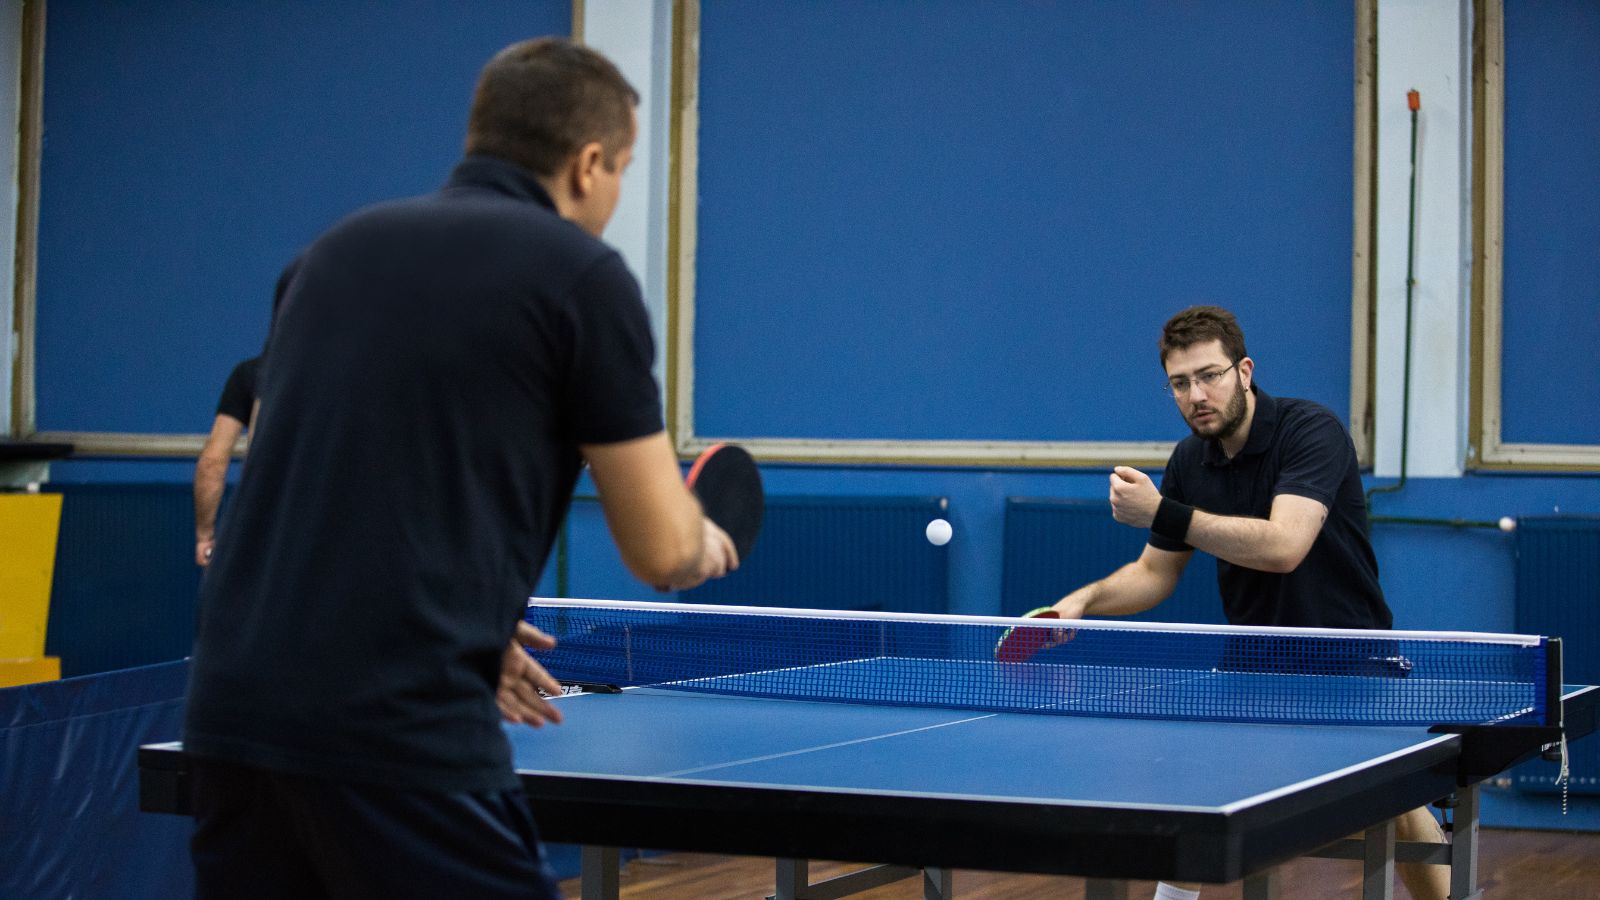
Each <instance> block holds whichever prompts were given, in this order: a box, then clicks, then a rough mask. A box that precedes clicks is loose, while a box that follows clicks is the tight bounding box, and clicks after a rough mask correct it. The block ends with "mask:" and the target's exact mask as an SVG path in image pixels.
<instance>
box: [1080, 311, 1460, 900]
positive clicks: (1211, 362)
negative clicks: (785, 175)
mask: <svg viewBox="0 0 1600 900" xmlns="http://www.w3.org/2000/svg"><path fill="white" fill-rule="evenodd" d="M1160 350H1161V363H1162V366H1163V368H1165V369H1166V374H1167V385H1166V386H1167V391H1168V393H1170V394H1171V395H1172V397H1173V399H1174V400H1175V401H1176V402H1177V404H1178V412H1179V413H1180V414H1181V415H1182V416H1183V419H1184V421H1185V422H1187V423H1188V424H1189V428H1190V430H1191V431H1193V434H1192V435H1190V436H1189V437H1186V438H1184V439H1183V440H1182V441H1180V442H1179V443H1178V446H1177V447H1176V448H1174V449H1173V451H1172V456H1171V457H1170V458H1169V459H1168V460H1167V468H1166V473H1165V474H1164V475H1163V476H1162V479H1161V487H1160V488H1159V489H1157V487H1156V486H1155V484H1154V482H1152V481H1151V479H1150V477H1149V476H1148V475H1145V474H1144V473H1143V472H1140V471H1139V470H1138V469H1135V468H1131V467H1129V466H1117V467H1116V468H1115V469H1113V470H1112V473H1111V514H1112V516H1113V517H1114V518H1115V519H1116V520H1117V521H1118V522H1121V523H1123V524H1125V525H1131V526H1133V527H1135V528H1148V529H1150V540H1149V543H1147V544H1146V545H1145V547H1144V551H1143V552H1142V553H1141V554H1140V556H1139V558H1138V559H1136V560H1134V561H1133V562H1131V563H1128V564H1127V565H1125V566H1123V567H1122V568H1120V569H1118V570H1117V571H1115V572H1113V573H1111V574H1110V575H1108V576H1107V577H1105V578H1102V579H1100V580H1099V581H1096V582H1094V583H1092V584H1088V585H1085V586H1084V587H1081V588H1079V589H1077V590H1075V591H1073V592H1072V593H1070V594H1068V595H1067V596H1065V597H1063V598H1062V599H1061V600H1060V601H1058V602H1057V603H1056V604H1055V609H1056V610H1057V611H1059V612H1060V613H1061V615H1062V616H1063V617H1065V618H1071V619H1076V618H1082V617H1083V616H1085V615H1132V614H1134V613H1138V612H1143V611H1144V610H1147V609H1150V608H1151V607H1154V606H1155V605H1157V604H1159V603H1160V602H1161V601H1163V600H1165V599H1166V598H1167V597H1168V596H1170V595H1171V594H1172V591H1173V589H1174V588H1175V587H1177V584H1178V578H1179V576H1181V575H1182V574H1183V569H1184V567H1185V566H1186V565H1188V563H1189V558H1190V557H1191V556H1193V555H1194V551H1195V550H1197V549H1198V550H1204V551H1205V552H1207V553H1210V554H1211V555H1213V556H1215V557H1216V558H1217V587H1218V590H1219V591H1220V593H1221V595H1222V604H1223V609H1224V611H1225V612H1226V614H1227V617H1228V621H1229V622H1230V623H1232V624H1234V625H1280V626H1293V627H1317V628H1376V629H1387V628H1390V627H1391V625H1392V623H1393V615H1392V614H1391V613H1390V611H1389V607H1388V605H1387V604H1386V603H1385V602H1384V599H1383V591H1382V589H1381V588H1380V587H1379V586H1378V561H1377V558H1376V556H1375V555H1374V554H1373V552H1372V544H1371V542H1370V541H1369V540H1368V538H1367V507H1366V498H1365V495H1364V494H1363V492H1362V488H1361V473H1360V470H1359V467H1358V463H1357V459H1356V451H1355V445H1354V443H1353V442H1352V441H1351V439H1350V434H1349V432H1348V431H1346V430H1345V427H1344V425H1343V423H1341V422H1340V421H1339V418H1338V417H1337V416H1335V415H1334V414H1333V412H1332V411H1330V410H1328V409H1327V408H1326V407H1324V406H1321V405H1320V404H1317V403H1313V402H1311V401H1309V400H1297V399H1291V398H1287V397H1283V398H1280V397H1273V396H1270V395H1269V394H1267V392H1265V391H1263V390H1261V388H1260V387H1259V386H1258V385H1256V384H1255V380H1254V376H1255V361H1254V360H1252V359H1251V358H1250V357H1249V356H1248V355H1247V354H1246V352H1245V345H1244V332H1243V331H1242V330H1241V329H1240V328H1239V323H1238V321H1237V320H1236V319H1235V318H1234V316H1233V314H1232V313H1230V312H1228V311H1227V310H1225V309H1222V308H1220V307H1216V306H1193V307H1190V308H1188V309H1186V310H1183V311H1182V312H1180V313H1178V314H1177V315H1175V316H1173V317H1172V318H1171V319H1169V320H1168V321H1167V324H1166V325H1165V326H1164V327H1163V328H1162V332H1161V340H1160ZM1397 824H1398V828H1397V832H1398V837H1399V839H1400V840H1402V841H1405V840H1427V841H1435V842H1436V841H1439V840H1442V836H1441V834H1440V831H1439V828H1438V825H1437V823H1436V822H1435V821H1434V819H1433V816H1432V815H1431V814H1430V813H1429V812H1428V810H1426V809H1418V810H1413V811H1412V812H1410V813H1407V814H1406V815H1404V816H1402V817H1401V818H1400V819H1399V820H1398V823H1397ZM1399 868H1400V875H1401V878H1402V880H1404V882H1405V884H1406V888H1407V890H1409V891H1410V892H1411V895H1412V896H1413V897H1417V898H1435V897H1436V898H1439V900H1443V898H1444V897H1445V896H1446V894H1447V893H1448V891H1449V872H1448V870H1447V869H1446V868H1444V867H1441V866H1423V865H1407V866H1400V867H1399ZM1155 896H1156V898H1157V900H1193V898H1196V897H1198V896H1199V891H1198V886H1197V885H1188V886H1182V887H1179V886H1175V885H1168V884H1162V885H1160V886H1159V887H1158V888H1157V891H1156V895H1155Z"/></svg>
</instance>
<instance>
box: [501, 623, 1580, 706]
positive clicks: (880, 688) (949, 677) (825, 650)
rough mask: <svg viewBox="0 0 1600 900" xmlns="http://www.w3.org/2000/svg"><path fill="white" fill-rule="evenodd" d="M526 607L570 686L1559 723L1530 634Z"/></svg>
mask: <svg viewBox="0 0 1600 900" xmlns="http://www.w3.org/2000/svg"><path fill="white" fill-rule="evenodd" d="M527 619H528V621H529V622H531V623H532V624H533V625H535V626H537V627H538V628H540V629H542V630H544V631H545V632H547V633H549V634H551V635H552V636H554V637H555V638H556V639H557V641H558V644H557V646H556V647H555V649H553V650H548V651H537V652H535V653H534V658H535V659H537V660H538V661H539V662H540V663H541V664H542V665H543V666H544V667H545V668H546V669H547V670H549V671H550V673H551V674H552V675H554V676H555V677H556V678H557V679H559V680H561V681H563V682H567V683H578V684H591V685H610V686H616V687H644V686H648V687H655V688H664V689H670V690H675V691H692V692H702V693H708V694H723V695H734V696H750V697H766V698H775V699H785V700H811V701H827V702H842V703H867V704H875V705H889V706H922V707H945V708H955V709H967V710H979V711H988V712H1027V713H1038V714H1053V715H1092V716H1120V717H1134V718H1162V719H1190V720H1205V721H1231V722H1263V723H1283V724H1291V723H1293V724H1342V725H1350V724H1357V725H1360V724H1367V725H1435V724H1443V723H1451V724H1468V725H1484V724H1546V722H1547V718H1548V717H1549V716H1550V714H1551V711H1550V710H1549V709H1548V704H1549V702H1550V701H1549V698H1548V696H1547V687H1548V681H1549V675H1548V674H1547V666H1548V660H1547V657H1546V654H1547V642H1546V641H1544V640H1543V639H1515V638H1516V636H1501V637H1503V638H1505V640H1498V641H1497V640H1485V639H1481V638H1480V637H1479V636H1462V635H1457V636H1455V637H1453V638H1452V637H1450V636H1443V637H1434V636H1427V633H1422V632H1395V631H1386V632H1372V633H1371V635H1370V636H1369V635H1366V634H1362V633H1356V634H1351V633H1349V632H1343V633H1340V634H1338V635H1331V636H1323V635H1320V634H1306V633H1304V632H1303V631H1302V632H1297V633H1292V634H1285V633H1282V632H1283V631H1284V630H1282V629H1277V630H1272V629H1260V630H1248V629H1226V628H1220V629H1217V628H1213V629H1209V630H1208V629H1205V628H1203V627H1187V626H1170V629H1171V630H1167V629H1166V628H1163V627H1161V626H1155V627H1152V626H1149V625H1145V624H1142V623H1141V624H1139V625H1130V624H1127V623H1122V624H1118V623H1109V622H1100V621H1096V622H1093V623H1074V627H1073V628H1071V629H1070V630H1065V629H1063V628H1062V626H1061V624H1060V623H1059V620H1048V619H1032V620H1002V619H993V618H986V617H962V616H929V617H925V619H918V618H917V617H914V616H907V615H904V614H895V613H881V614H867V615H862V614H856V613H830V612H824V611H805V614H795V613H794V612H791V611H787V610H759V609H749V610H747V609H744V608H741V607H708V606H693V605H687V604H623V603H615V602H610V601H559V600H551V601H546V600H537V599H536V600H534V601H531V602H530V604H529V608H528V613H527ZM968 620H970V621H968ZM1053 621H1054V622H1056V624H1053V625H1052V624H1048V623H1051V622H1053ZM1011 627H1016V628H1039V629H1047V630H1051V635H1052V638H1051V640H1050V641H1048V642H1047V643H1052V644H1054V646H1049V647H1048V648H1047V649H1044V650H1042V651H1041V652H1039V653H1038V654H1037V655H1035V656H1033V657H1032V658H1031V659H1029V660H1028V661H1026V662H999V661H997V660H996V656H995V650H996V645H997V643H998V642H999V640H1000V639H1001V636H1002V635H1003V634H1005V632H1006V631H1007V629H1008V628H1011ZM1058 640H1059V643H1056V641H1058ZM1556 681H1557V682H1558V683H1559V675H1557V676H1556Z"/></svg>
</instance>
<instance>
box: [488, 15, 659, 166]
mask: <svg viewBox="0 0 1600 900" xmlns="http://www.w3.org/2000/svg"><path fill="white" fill-rule="evenodd" d="M638 103H639V93H638V92H637V91H635V90H634V89H633V86H632V85H630V84H629V83H628V80H627V79H626V78H623V77H622V73H621V72H619V71H617V67H616V66H615V65H612V63H611V61H610V60H608V59H606V58H605V57H604V56H601V55H600V54H599V53H596V52H595V51H593V50H591V49H589V48H588V47H584V46H581V45H579V44H574V43H572V42H571V41H568V40H566V39H563V38H536V39H534V40H530V41H522V42H521V43H517V44H512V45H511V46H509V47H507V48H505V49H504V50H501V51H500V52H499V53H496V54H495V55H494V58H493V59H491V60H489V62H488V64H487V65H485V66H484V67H483V72H482V73H481V74H480V75H479V76H478V88H477V91H476V92H475V93H474V94H473V97H472V112H471V114H470V116H469V117H468V120H467V152H468V153H481V154H484V155H487V156H494V157H498V158H500V159H505V160H509V161H511V162H514V163H517V164H518V165H520V166H522V167H524V168H526V169H529V170H531V171H532V172H533V173H534V174H535V175H538V176H541V177H550V176H553V175H555V174H556V171H557V170H558V169H559V168H560V167H561V164H562V163H563V162H565V161H566V160H568V159H569V158H571V157H572V155H573V154H574V153H576V152H577V151H578V150H579V149H581V148H582V147H583V146H585V145H586V144H590V143H599V144H600V146H601V148H602V149H603V150H604V154H605V161H606V165H607V167H608V168H609V167H610V166H611V165H614V162H615V159H616V155H617V153H618V152H620V151H621V150H622V149H623V148H624V147H627V146H629V145H630V144H632V143H633V107H635V106H636V105H638Z"/></svg>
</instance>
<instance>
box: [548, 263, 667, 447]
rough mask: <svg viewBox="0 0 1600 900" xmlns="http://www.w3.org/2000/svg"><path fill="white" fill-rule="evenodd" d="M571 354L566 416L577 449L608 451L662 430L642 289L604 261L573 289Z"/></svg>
mask: <svg viewBox="0 0 1600 900" xmlns="http://www.w3.org/2000/svg"><path fill="white" fill-rule="evenodd" d="M573 303H574V311H573V314H574V326H575V327H574V332H573V338H574V346H573V355H572V372H571V377H570V378H569V380H568V391H569V395H568V401H569V405H568V409H569V411H570V413H571V417H572V418H571V421H572V425H573V435H574V436H575V437H576V438H577V441H578V443H580V444H610V443H616V442H618V441H626V440H632V439H633V438H638V437H644V436H645V435H649V434H655V433H656V432H658V431H661V430H662V421H661V391H660V388H658V387H657V385H656V381H655V376H654V374H653V373H652V371H651V370H652V367H653V366H654V365H655V342H654V338H652V337H651V335H650V318H649V315H648V314H647V313H646V311H645V308H644V299H643V298H642V297H641V296H640V294H639V283H638V282H637V281H635V280H634V277H633V274H632V273H631V272H629V271H628V267H627V265H626V264H624V263H623V261H622V257H621V255H619V254H617V253H616V252H614V251H613V252H611V253H608V254H607V255H606V256H604V257H602V258H601V259H600V260H599V261H598V262H596V263H595V264H594V265H593V266H591V267H590V268H589V269H588V270H587V271H586V272H584V274H583V275H582V276H580V277H579V279H578V281H577V283H576V284H575V285H574V286H573Z"/></svg>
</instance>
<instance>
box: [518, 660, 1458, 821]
mask: <svg viewBox="0 0 1600 900" xmlns="http://www.w3.org/2000/svg"><path fill="white" fill-rule="evenodd" d="M558 702H559V703H560V708H561V710H562V713H563V715H564V717H565V719H566V721H565V723H564V724H562V725H559V726H547V727H544V728H540V729H534V728H531V727H528V726H508V727H507V729H506V731H507V735H508V736H509V738H510V740H511V743H512V747H513V753H514V757H515V765H516V767H517V769H518V770H519V771H523V772H531V773H547V774H566V775H594V776H610V777H623V778H642V779H652V780H673V781H683V782H698V783H711V784H728V785H759V786H766V787H792V788H798V789H805V790H823V791H828V790H837V791H860V792H870V793H872V794H910V795H934V796H945V797H976V798H983V799H987V800H995V799H1005V798H1014V799H1019V800H1025V801H1027V802H1032V803H1063V804H1074V805H1085V804H1107V805H1114V806H1119V807H1145V806H1148V807H1157V808H1161V809H1178V810H1182V809H1195V810H1207V811H1212V810H1219V809H1225V808H1227V807H1229V806H1230V805H1234V804H1241V803H1244V802H1246V801H1249V800H1250V799H1252V798H1259V797H1260V796H1261V795H1264V794H1269V793H1274V792H1278V791H1283V790H1288V789H1291V788H1294V787H1296V786H1300V787H1304V786H1307V784H1308V783H1314V782H1316V781H1317V780H1320V779H1324V778H1327V777H1330V776H1331V775H1332V774H1333V773H1338V772H1340V771H1342V770H1345V769H1347V768H1350V767H1358V766H1362V765H1367V764H1370V763H1371V762H1372V761H1373V760H1376V759H1381V758H1385V757H1389V756H1391V755H1394V754H1401V755H1404V754H1405V753H1406V752H1407V751H1417V750H1419V749H1420V748H1422V747H1425V746H1427V745H1429V744H1433V743H1436V742H1441V741H1454V740H1457V738H1455V737H1453V736H1448V735H1433V734H1429V733H1428V732H1427V729H1425V728H1421V727H1411V726H1408V727H1389V726H1305V725H1254V724H1235V723H1217V722H1194V721H1174V720H1164V719H1132V718H1098V717H1090V716H1055V715H1030V714H1026V713H983V712H968V711H962V710H950V709H937V708H917V707H903V706H872V705H858V704H849V703H831V702H815V701H797V700H773V699H765V698H749V697H733V696H719V695H707V694H696V693H687V692H681V691H673V690H663V689H657V688H637V689H629V690H626V691H624V692H622V693H621V694H585V695H578V696H572V697H566V698H562V699H561V700H560V701H558Z"/></svg>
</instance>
